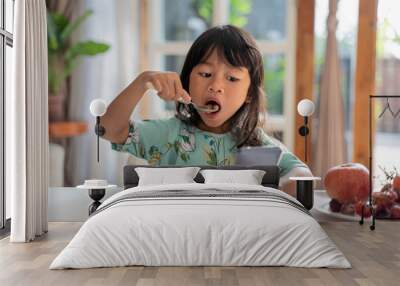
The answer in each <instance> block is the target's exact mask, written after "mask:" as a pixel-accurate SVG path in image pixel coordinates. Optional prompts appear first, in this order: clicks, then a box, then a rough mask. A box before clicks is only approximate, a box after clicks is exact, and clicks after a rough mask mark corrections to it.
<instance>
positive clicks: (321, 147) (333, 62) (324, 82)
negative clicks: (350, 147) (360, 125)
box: [313, 0, 346, 177]
mask: <svg viewBox="0 0 400 286" xmlns="http://www.w3.org/2000/svg"><path fill="white" fill-rule="evenodd" d="M337 8H338V0H329V15H328V19H327V28H328V37H327V40H326V52H325V63H324V67H323V70H322V75H321V88H320V99H319V106H318V115H317V116H316V118H318V121H317V122H318V124H317V125H318V128H316V130H317V132H316V133H315V135H314V136H316V137H315V138H316V148H315V150H316V151H315V156H314V162H313V171H314V173H315V174H316V175H318V176H321V177H323V176H324V175H325V174H326V172H327V171H328V170H329V168H331V167H333V166H336V165H339V164H342V163H344V162H345V160H346V148H345V140H344V133H345V130H344V106H343V98H342V95H341V90H340V85H341V84H340V74H341V67H340V61H339V55H338V48H337V40H336V28H337V19H336V12H337Z"/></svg>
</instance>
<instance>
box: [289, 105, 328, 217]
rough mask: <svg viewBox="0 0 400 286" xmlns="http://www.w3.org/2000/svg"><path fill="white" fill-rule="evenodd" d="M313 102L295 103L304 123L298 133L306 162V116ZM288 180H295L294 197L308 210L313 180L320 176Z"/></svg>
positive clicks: (311, 202) (310, 112)
mask: <svg viewBox="0 0 400 286" xmlns="http://www.w3.org/2000/svg"><path fill="white" fill-rule="evenodd" d="M314 109H315V106H314V103H313V102H312V101H311V100H309V99H303V100H301V101H300V102H299V103H298V104H297V112H298V113H299V114H300V115H301V116H303V118H304V124H303V125H302V126H301V127H300V128H299V134H300V135H301V136H303V137H304V162H305V163H307V161H308V160H307V135H308V134H309V133H310V130H309V128H308V117H310V116H311V115H312V114H313V113H314ZM289 180H291V181H296V198H297V200H298V201H299V202H301V203H302V204H303V205H304V207H305V208H306V209H308V210H310V209H312V207H313V205H314V192H313V183H314V181H319V180H321V178H320V177H290V178H289Z"/></svg>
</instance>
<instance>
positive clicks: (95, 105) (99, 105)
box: [90, 98, 107, 162]
mask: <svg viewBox="0 0 400 286" xmlns="http://www.w3.org/2000/svg"><path fill="white" fill-rule="evenodd" d="M106 111H107V104H106V102H105V101H104V100H102V99H99V98H98V99H95V100H93V101H92V102H91V103H90V113H91V114H92V115H93V116H95V117H96V126H95V128H94V132H95V133H96V135H97V162H99V147H100V146H99V138H100V136H103V135H104V134H105V133H106V129H105V128H104V127H103V126H101V124H100V116H103V115H104V114H105V113H106Z"/></svg>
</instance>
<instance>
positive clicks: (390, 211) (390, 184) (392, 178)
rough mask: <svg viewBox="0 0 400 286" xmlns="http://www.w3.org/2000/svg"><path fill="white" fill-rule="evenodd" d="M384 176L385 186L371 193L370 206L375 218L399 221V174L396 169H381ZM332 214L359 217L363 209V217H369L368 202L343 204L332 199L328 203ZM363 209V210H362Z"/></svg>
mask: <svg viewBox="0 0 400 286" xmlns="http://www.w3.org/2000/svg"><path fill="white" fill-rule="evenodd" d="M383 171H384V174H385V176H386V179H387V180H386V182H387V183H386V184H385V185H383V187H382V188H381V190H380V191H379V192H373V193H372V204H373V206H374V208H375V214H376V218H391V219H400V174H399V172H398V171H397V169H394V171H391V172H388V171H386V170H385V169H383ZM329 207H330V209H331V211H332V212H340V213H343V214H347V215H354V214H357V215H359V216H361V212H362V210H363V209H364V217H367V218H368V217H370V216H371V209H370V208H369V207H368V202H364V201H359V202H356V203H355V204H343V203H341V202H339V201H338V200H335V199H332V200H331V201H330V203H329ZM363 207H364V208H363Z"/></svg>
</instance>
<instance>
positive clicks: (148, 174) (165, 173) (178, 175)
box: [135, 167, 200, 186]
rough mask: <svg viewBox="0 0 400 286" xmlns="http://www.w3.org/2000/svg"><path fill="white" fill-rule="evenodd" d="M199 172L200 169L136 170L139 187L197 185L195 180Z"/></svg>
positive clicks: (144, 168)
mask: <svg viewBox="0 0 400 286" xmlns="http://www.w3.org/2000/svg"><path fill="white" fill-rule="evenodd" d="M199 170H200V168H199V167H182V168H146V167H137V168H135V171H136V173H137V174H138V176H139V183H138V186H148V185H166V184H187V183H196V182H195V181H194V180H193V179H194V178H195V177H196V175H197V173H198V172H199Z"/></svg>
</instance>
